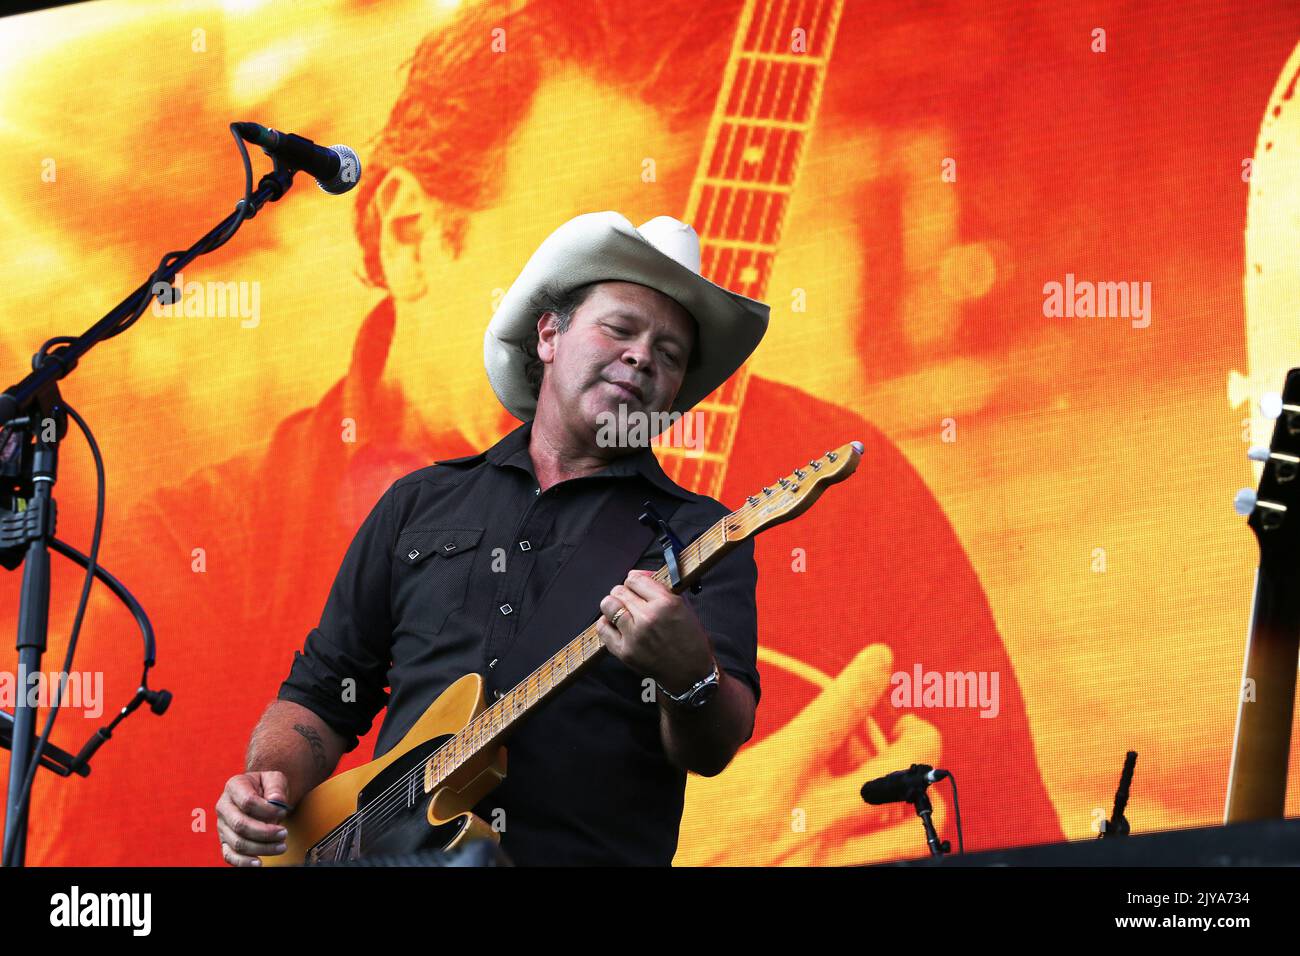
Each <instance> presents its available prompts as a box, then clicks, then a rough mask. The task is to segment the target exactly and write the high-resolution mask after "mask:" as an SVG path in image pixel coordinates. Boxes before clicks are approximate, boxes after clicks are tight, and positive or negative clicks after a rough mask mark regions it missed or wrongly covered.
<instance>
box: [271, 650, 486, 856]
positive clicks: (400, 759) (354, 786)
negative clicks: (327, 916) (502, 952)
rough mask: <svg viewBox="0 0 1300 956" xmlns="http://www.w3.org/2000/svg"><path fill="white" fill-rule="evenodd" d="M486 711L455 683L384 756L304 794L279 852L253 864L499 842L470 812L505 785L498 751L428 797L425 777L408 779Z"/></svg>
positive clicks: (475, 680) (468, 681) (474, 677)
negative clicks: (486, 839) (469, 843)
mask: <svg viewBox="0 0 1300 956" xmlns="http://www.w3.org/2000/svg"><path fill="white" fill-rule="evenodd" d="M486 703H487V702H486V699H485V697H484V693H483V679H482V678H481V677H479V675H478V674H466V675H465V676H464V677H462V678H460V679H459V680H457V681H456V682H455V683H454V684H452V685H451V686H450V687H448V688H447V689H446V690H445V691H443V692H442V694H440V695H439V696H438V698H437V699H436V700H435V701H434V702H433V703H432V704H430V705H429V708H428V710H426V711H425V712H424V713H423V714H422V715H421V716H420V719H419V720H417V721H416V722H415V724H414V725H413V726H412V727H411V729H410V730H409V731H408V732H407V734H406V736H405V737H403V738H402V739H401V741H400V742H399V743H398V744H397V745H396V746H394V747H393V748H392V749H391V750H389V751H388V752H387V753H386V754H384V755H383V756H382V757H379V758H378V759H376V760H373V761H371V762H370V763H368V764H364V765H362V766H360V767H354V768H353V769H351V770H349V771H347V772H346V773H341V774H339V775H338V776H336V777H331V778H330V779H329V780H326V781H325V782H324V783H322V784H321V785H320V786H318V787H316V789H314V790H312V791H311V792H310V793H309V794H307V796H306V797H304V798H303V799H302V801H301V802H300V803H299V804H298V805H297V806H296V807H295V808H294V810H293V812H292V813H291V814H290V815H289V818H288V819H287V820H286V821H285V824H284V827H285V829H286V830H288V831H289V835H288V837H287V838H286V839H285V844H286V846H287V849H286V850H285V852H284V853H282V854H280V855H279V856H264V857H261V860H262V865H263V866H295V865H300V864H304V863H308V864H310V863H324V862H331V861H339V860H350V859H357V858H358V857H360V856H382V855H387V854H398V853H410V852H413V851H417V850H441V849H454V848H455V847H457V846H459V845H461V844H463V843H465V842H466V841H469V840H473V839H479V838H488V839H491V840H497V841H499V840H500V835H499V834H498V833H497V832H496V831H494V830H493V829H492V827H491V826H490V825H489V824H488V823H487V822H486V821H484V820H482V819H481V818H479V817H477V816H475V815H474V814H473V813H472V812H471V811H472V810H473V807H474V806H475V805H476V804H477V803H478V802H479V801H480V800H482V799H483V797H485V796H486V795H487V794H488V793H489V792H491V790H492V789H493V788H494V787H496V785H497V784H498V783H500V782H501V781H502V780H503V779H505V775H506V751H505V748H504V747H496V748H495V750H493V749H492V748H487V749H484V750H482V751H481V752H479V753H476V754H475V755H474V756H473V757H472V758H471V759H469V760H467V761H466V762H465V763H464V764H462V765H461V766H459V767H457V768H456V770H455V772H454V773H453V774H452V775H451V776H449V777H448V778H447V779H446V780H445V781H443V782H442V784H441V785H440V786H438V787H437V788H435V789H433V790H432V791H430V790H429V788H428V784H427V783H426V775H425V774H423V773H420V772H416V773H412V771H413V770H417V769H418V768H419V767H420V765H421V764H422V763H423V762H425V761H426V760H427V759H428V758H429V757H430V756H431V755H432V754H433V753H434V752H435V751H436V750H438V748H439V747H441V746H443V744H445V743H446V742H447V741H449V740H451V739H452V737H454V736H455V735H456V734H457V733H459V732H460V730H461V729H462V728H464V727H465V725H466V724H468V723H469V722H470V721H471V720H473V719H474V718H475V717H476V716H478V715H479V714H480V713H482V712H483V710H484V709H485V708H486ZM404 779H405V780H406V782H405V783H403V782H402V781H403V780H404ZM380 824H382V826H381V825H380ZM336 831H337V832H336ZM327 838H329V839H327Z"/></svg>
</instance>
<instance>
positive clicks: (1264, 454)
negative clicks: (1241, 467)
mask: <svg viewBox="0 0 1300 956" xmlns="http://www.w3.org/2000/svg"><path fill="white" fill-rule="evenodd" d="M1270 454H1272V451H1271V450H1270V449H1269V447H1268V446H1267V445H1255V446H1253V447H1252V448H1251V449H1250V451H1248V452H1246V457H1247V458H1249V459H1250V460H1251V461H1268V456H1269V455H1270Z"/></svg>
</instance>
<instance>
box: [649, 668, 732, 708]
mask: <svg viewBox="0 0 1300 956" xmlns="http://www.w3.org/2000/svg"><path fill="white" fill-rule="evenodd" d="M721 679H722V672H721V671H720V670H719V669H718V662H717V660H716V659H715V660H714V661H713V671H712V673H710V674H709V676H708V677H705V678H704V679H703V680H699V681H696V682H695V683H694V684H693V685H692V686H691V687H689V688H687V689H686V690H684V691H683V692H682V693H680V694H674V693H672V692H671V691H669V690H668V689H667V688H665V687H664V685H663V684H660V683H659V682H658V681H655V686H656V687H658V688H659V693H661V694H663V695H664V696H665V697H667V698H668V699H669V700H670V701H672V702H673V703H674V704H676V705H677V706H678V707H685V708H689V707H692V706H693V705H695V701H696V699H697V698H698V697H699V696H700V691H701V690H703V689H704V688H705V687H708V686H709V685H710V684H712V685H717V684H718V683H719V682H720V681H721Z"/></svg>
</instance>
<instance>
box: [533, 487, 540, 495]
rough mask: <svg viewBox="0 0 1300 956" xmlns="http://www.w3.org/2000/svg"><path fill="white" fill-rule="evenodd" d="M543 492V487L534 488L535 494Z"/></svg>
mask: <svg viewBox="0 0 1300 956" xmlns="http://www.w3.org/2000/svg"><path fill="white" fill-rule="evenodd" d="M541 493H542V489H541V488H534V489H533V494H535V495H540V494H541Z"/></svg>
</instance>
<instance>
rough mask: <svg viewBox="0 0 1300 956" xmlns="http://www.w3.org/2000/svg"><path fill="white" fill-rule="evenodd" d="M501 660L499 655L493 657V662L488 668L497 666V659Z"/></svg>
mask: <svg viewBox="0 0 1300 956" xmlns="http://www.w3.org/2000/svg"><path fill="white" fill-rule="evenodd" d="M499 660H500V658H499V657H494V658H492V661H491V663H489V664H488V670H491V669H492V668H494V667H496V666H497V661H499Z"/></svg>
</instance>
